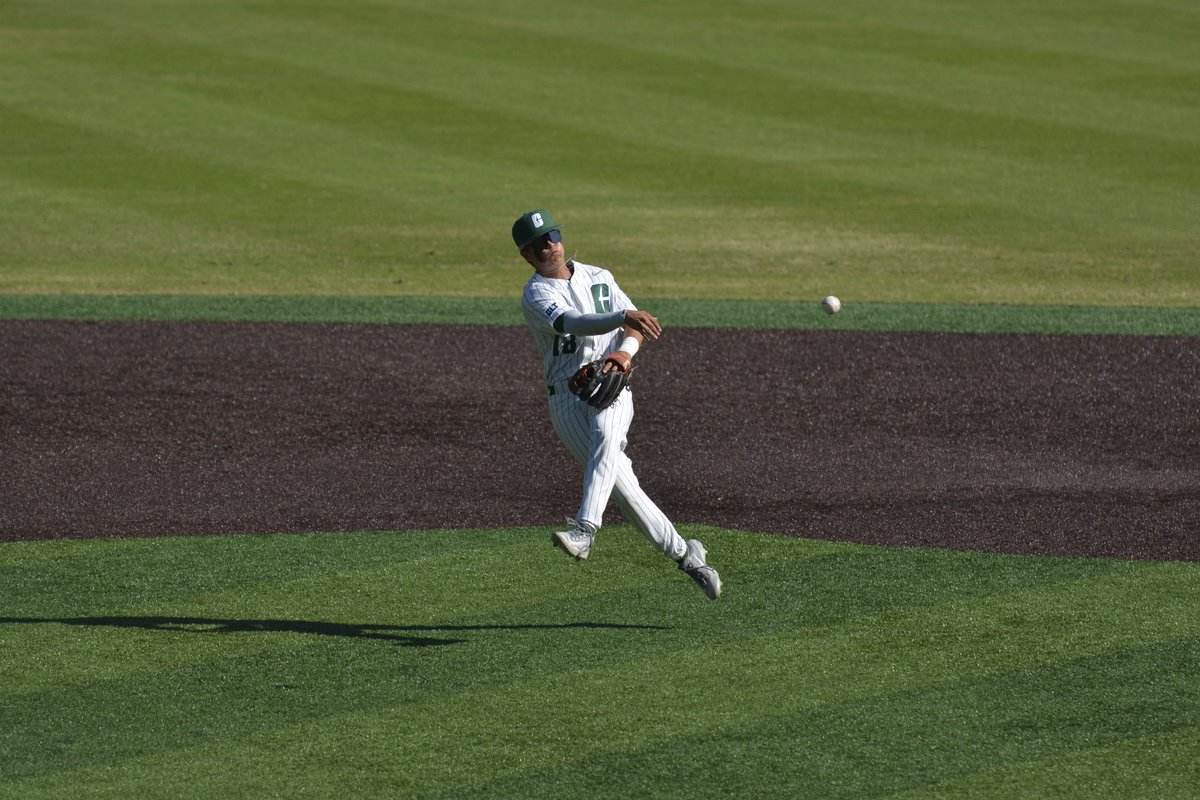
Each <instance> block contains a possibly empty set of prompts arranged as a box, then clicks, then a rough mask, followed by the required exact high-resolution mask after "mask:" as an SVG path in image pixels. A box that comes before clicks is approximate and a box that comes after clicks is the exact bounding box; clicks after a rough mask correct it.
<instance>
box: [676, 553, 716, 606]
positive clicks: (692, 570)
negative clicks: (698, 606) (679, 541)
mask: <svg viewBox="0 0 1200 800" xmlns="http://www.w3.org/2000/svg"><path fill="white" fill-rule="evenodd" d="M707 557H708V553H707V552H706V551H705V549H704V545H702V544H700V542H699V540H697V539H688V542H687V553H685V554H684V556H683V558H681V559H679V568H680V569H681V570H683V571H684V572H686V573H687V574H688V576H689V577H690V578H691V579H692V580H694V581H695V582H696V583H698V584H699V585H700V588H701V589H703V590H704V593H705V594H706V595H708V597H709V599H710V600H716V599H717V598H718V597H720V596H721V576H720V575H718V574H717V571H716V570H715V569H713V568H712V567H710V566H709V565H708V562H707V561H706V560H705V559H706V558H707Z"/></svg>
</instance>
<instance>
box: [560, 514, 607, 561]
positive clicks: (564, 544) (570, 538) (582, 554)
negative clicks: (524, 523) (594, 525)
mask: <svg viewBox="0 0 1200 800" xmlns="http://www.w3.org/2000/svg"><path fill="white" fill-rule="evenodd" d="M567 522H569V523H571V530H569V531H555V532H554V533H552V534H550V541H551V542H553V543H554V546H555V547H557V548H558V549H559V550H562V551H563V552H564V553H566V554H567V555H569V556H572V557H574V558H576V559H578V560H580V561H582V560H584V559H585V558H587V557H588V552H589V551H590V550H591V549H592V539H594V538H595V536H596V533H595V531H593V530H591V528H590V526H588V525H587V524H581V523H578V522H576V521H575V520H573V519H568V520H567Z"/></svg>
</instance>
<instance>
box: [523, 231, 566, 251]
mask: <svg viewBox="0 0 1200 800" xmlns="http://www.w3.org/2000/svg"><path fill="white" fill-rule="evenodd" d="M561 241H562V234H561V233H559V232H558V230H557V229H556V230H552V231H550V232H549V233H544V234H542V235H541V236H539V237H538V238H536V239H534V240H533V241H532V242H530V244H531V245H533V246H534V248H536V249H538V250H545V249H546V245H547V244H558V243H559V242H561Z"/></svg>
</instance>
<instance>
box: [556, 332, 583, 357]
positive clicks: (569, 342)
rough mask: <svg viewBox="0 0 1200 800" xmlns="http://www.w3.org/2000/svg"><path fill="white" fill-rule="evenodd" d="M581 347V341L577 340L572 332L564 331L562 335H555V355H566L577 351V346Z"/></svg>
mask: <svg viewBox="0 0 1200 800" xmlns="http://www.w3.org/2000/svg"><path fill="white" fill-rule="evenodd" d="M577 347H579V343H578V342H576V341H575V336H574V335H573V334H570V333H564V334H563V335H562V336H555V337H554V355H556V356H565V355H570V354H571V353H574V352H575V348H577Z"/></svg>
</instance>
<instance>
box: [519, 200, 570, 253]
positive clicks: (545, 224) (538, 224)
mask: <svg viewBox="0 0 1200 800" xmlns="http://www.w3.org/2000/svg"><path fill="white" fill-rule="evenodd" d="M560 227H562V226H561V225H559V224H558V223H557V222H555V221H554V220H552V219H551V218H550V214H549V213H548V212H547V211H546V209H544V208H535V209H534V210H533V211H526V212H525V213H524V214H522V215H521V216H520V217H518V218H517V221H516V222H514V223H513V227H512V237H513V243H515V244H516V245H517V249H518V250H524V249H525V245H527V244H529V243H530V242H532V241H533V240H534V239H536V238H538V237H539V236H542V235H544V234H547V233H549V232H550V231H556V230H558V229H559V228H560Z"/></svg>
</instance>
